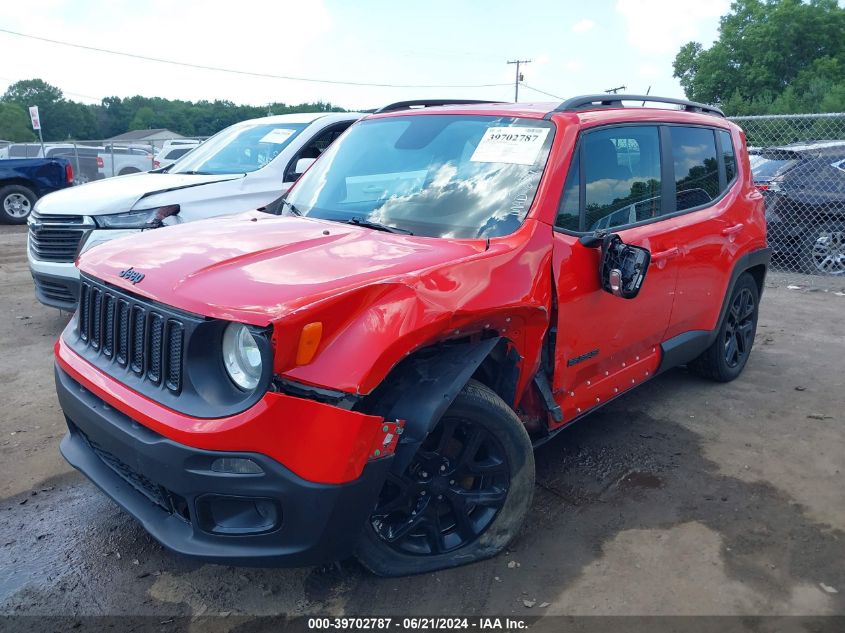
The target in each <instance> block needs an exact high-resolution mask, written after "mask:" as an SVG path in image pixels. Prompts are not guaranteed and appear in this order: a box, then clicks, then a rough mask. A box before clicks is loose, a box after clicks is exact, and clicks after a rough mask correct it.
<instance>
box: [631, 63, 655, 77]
mask: <svg viewBox="0 0 845 633" xmlns="http://www.w3.org/2000/svg"><path fill="white" fill-rule="evenodd" d="M637 71H638V72H639V73H640V77H646V78H649V79H650V78H652V77H657V76H658V75H660V70H658V68H657V67H656V66H654V65H653V64H640V67H639V68H638V69H637Z"/></svg>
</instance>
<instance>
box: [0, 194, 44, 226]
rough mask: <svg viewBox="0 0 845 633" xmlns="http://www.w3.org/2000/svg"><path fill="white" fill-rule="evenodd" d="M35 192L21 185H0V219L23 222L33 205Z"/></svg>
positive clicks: (15, 222)
mask: <svg viewBox="0 0 845 633" xmlns="http://www.w3.org/2000/svg"><path fill="white" fill-rule="evenodd" d="M35 200H36V195H35V193H34V192H33V191H32V190H31V189H29V188H27V187H23V186H21V185H8V186H6V187H0V221H2V222H5V223H6V224H24V223H25V222H26V219H27V218H28V217H29V214H30V213H31V212H32V207H33V206H34V205H35Z"/></svg>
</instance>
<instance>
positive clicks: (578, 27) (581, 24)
mask: <svg viewBox="0 0 845 633" xmlns="http://www.w3.org/2000/svg"><path fill="white" fill-rule="evenodd" d="M595 26H596V23H595V22H593V21H592V20H591V19H589V18H584V19H583V20H578V21H577V22H576V23H575V24H573V25H572V30H573V31H575V32H576V33H586V32H587V31H592V30H593V28H594V27H595Z"/></svg>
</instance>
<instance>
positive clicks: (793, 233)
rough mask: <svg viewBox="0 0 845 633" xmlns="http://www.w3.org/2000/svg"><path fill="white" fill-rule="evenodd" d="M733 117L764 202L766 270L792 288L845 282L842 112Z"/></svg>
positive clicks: (844, 126)
mask: <svg viewBox="0 0 845 633" xmlns="http://www.w3.org/2000/svg"><path fill="white" fill-rule="evenodd" d="M731 120H732V121H734V122H735V123H736V124H737V125H739V126H740V127H742V128H743V130H745V133H746V136H747V138H748V148H749V154H750V158H751V170H752V172H753V174H754V181H755V183H756V185H757V187H758V189H760V190H761V191H762V193H763V196H764V197H765V200H766V220H767V224H768V238H769V245H770V246H771V247H772V250H773V261H772V269H773V270H774V271H776V272H780V273H781V275H780V277H781V279H786V280H787V283H790V282H791V283H795V284H796V285H808V286H819V285H829V284H830V283H831V282H833V283H839V282H841V283H843V284H845V113H837V114H806V115H772V116H745V117H733V118H732V119H731Z"/></svg>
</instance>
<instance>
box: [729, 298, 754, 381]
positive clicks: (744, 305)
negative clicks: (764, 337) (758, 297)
mask: <svg viewBox="0 0 845 633" xmlns="http://www.w3.org/2000/svg"><path fill="white" fill-rule="evenodd" d="M756 307H757V306H756V303H755V301H754V295H753V294H751V291H750V290H749V289H748V288H743V289H742V290H741V291H740V292H739V293H738V294H737V295H736V296H735V297H734V299H733V301H732V302H731V307H730V310H729V311H728V320H727V325H726V327H725V338H724V346H725V363H726V364H727V365H728V367H730V368H731V369H733V368H735V367H737V366H739V365H740V364H742V363H743V362H744V361H745V359H746V358H747V357H748V354H749V352H750V351H751V345H752V343H753V342H754V314H755V310H756Z"/></svg>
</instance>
